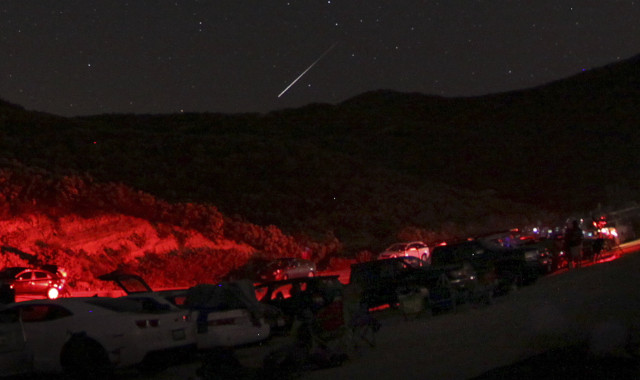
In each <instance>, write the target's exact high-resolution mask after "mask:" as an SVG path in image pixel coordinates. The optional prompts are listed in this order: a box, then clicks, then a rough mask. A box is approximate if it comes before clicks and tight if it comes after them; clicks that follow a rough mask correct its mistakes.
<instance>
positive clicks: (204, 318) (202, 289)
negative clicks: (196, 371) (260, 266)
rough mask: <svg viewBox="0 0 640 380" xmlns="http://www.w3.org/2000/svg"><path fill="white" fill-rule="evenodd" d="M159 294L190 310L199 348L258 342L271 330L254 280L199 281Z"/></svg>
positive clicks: (268, 334)
mask: <svg viewBox="0 0 640 380" xmlns="http://www.w3.org/2000/svg"><path fill="white" fill-rule="evenodd" d="M159 294H160V295H162V296H163V297H165V298H166V299H168V300H170V301H171V302H173V303H174V304H176V305H177V306H178V307H182V308H184V309H187V310H190V312H191V313H192V314H191V315H192V319H193V320H194V321H196V324H197V334H196V341H197V347H198V349H204V350H206V349H211V348H214V347H237V346H243V345H248V344H253V343H258V342H261V341H264V340H265V339H267V338H268V337H269V336H270V334H271V326H270V324H269V323H267V322H266V321H265V314H266V313H267V310H265V307H264V305H262V304H260V303H259V302H258V300H257V299H256V297H255V292H254V291H253V284H252V283H251V282H246V284H245V283H244V282H241V281H239V282H230V283H221V284H216V285H213V284H200V285H196V286H194V287H191V288H189V289H186V290H181V291H167V292H159Z"/></svg>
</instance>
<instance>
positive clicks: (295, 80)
mask: <svg viewBox="0 0 640 380" xmlns="http://www.w3.org/2000/svg"><path fill="white" fill-rule="evenodd" d="M337 44H338V43H337V42H334V43H333V45H331V46H329V49H327V50H325V52H324V53H322V55H320V57H318V59H316V60H315V61H313V63H312V64H310V65H309V67H307V68H306V70H304V71H303V72H302V73H301V74H300V75H298V77H297V78H296V79H294V80H293V82H291V84H289V85H288V86H287V88H285V89H284V90H282V92H281V93H280V95H278V98H279V97H281V96H282V95H284V93H285V92H287V90H289V89H290V88H291V86H293V85H294V84H296V82H297V81H298V80H299V79H300V78H302V76H303V75H304V74H306V73H307V71H309V70H311V68H312V67H313V66H315V65H316V63H318V62H320V60H321V59H322V58H324V56H325V55H327V54H329V52H330V51H331V50H333V48H334V47H336V45H337Z"/></svg>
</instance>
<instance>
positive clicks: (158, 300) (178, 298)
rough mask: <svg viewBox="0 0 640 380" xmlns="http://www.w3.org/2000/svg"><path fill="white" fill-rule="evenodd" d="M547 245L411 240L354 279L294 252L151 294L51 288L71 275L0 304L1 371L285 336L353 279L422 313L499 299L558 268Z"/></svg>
mask: <svg viewBox="0 0 640 380" xmlns="http://www.w3.org/2000/svg"><path fill="white" fill-rule="evenodd" d="M552 243H554V244H555V242H552ZM550 247H553V245H552V244H549V241H540V240H534V239H525V238H518V239H517V241H514V240H513V237H512V236H511V235H509V234H503V233H500V234H492V235H487V236H483V237H478V238H474V239H468V240H464V241H460V242H449V243H447V244H440V245H437V246H435V247H433V248H432V249H430V248H429V247H428V246H426V244H424V243H421V242H410V243H403V244H401V245H396V246H395V247H393V249H388V250H386V252H387V253H386V256H385V255H381V256H380V257H379V259H378V260H373V261H369V262H364V263H357V264H353V265H352V266H351V272H350V278H349V283H348V284H347V285H345V284H343V283H341V282H340V281H339V277H338V276H322V275H318V273H317V270H316V267H315V264H314V263H312V262H310V261H308V260H302V259H296V258H285V259H278V260H275V261H273V262H270V263H261V264H260V266H259V267H258V268H257V270H253V269H256V268H252V271H251V273H252V275H249V274H248V273H247V272H244V273H241V272H236V273H235V278H229V279H228V281H225V282H222V283H219V284H201V285H197V286H194V287H192V288H189V289H178V290H170V291H153V290H152V289H151V288H150V287H149V286H148V285H147V284H146V283H145V282H144V280H143V279H141V278H140V277H139V276H136V275H133V274H127V273H119V272H114V273H109V274H106V275H104V276H101V277H100V279H102V280H105V281H113V282H115V283H117V284H118V285H119V286H120V287H121V288H122V289H123V290H124V291H125V292H126V295H125V296H124V297H118V298H110V297H59V294H58V295H55V294H54V293H55V292H53V293H52V292H51V291H50V290H51V289H52V288H56V289H58V291H64V289H65V287H64V282H63V281H56V280H54V279H53V278H48V281H49V282H47V285H44V282H43V284H42V285H41V286H38V287H37V288H38V289H40V290H38V291H35V290H33V294H38V295H40V296H41V297H42V298H43V299H35V300H29V301H23V302H15V303H10V304H7V305H5V306H2V305H1V304H0V371H1V372H2V373H3V374H6V375H11V374H20V373H31V372H67V373H69V374H72V375H76V376H77V377H86V376H88V374H89V373H91V374H92V376H93V374H95V373H104V374H106V373H109V372H111V371H113V370H115V369H118V368H126V367H131V366H137V367H140V368H143V369H145V368H146V369H150V368H154V369H163V368H165V367H166V366H167V365H170V364H171V363H172V362H174V361H175V359H176V358H180V357H183V356H184V355H190V354H192V353H194V352H198V351H201V350H208V349H211V348H215V347H220V346H223V347H230V346H231V347H235V346H241V345H245V344H254V343H258V342H262V341H264V340H266V339H268V338H269V337H270V336H273V335H276V334H288V333H290V332H291V330H292V326H293V325H294V323H295V322H296V320H300V319H301V318H305V316H304V313H305V312H306V311H308V310H311V309H314V308H315V309H317V308H318V305H329V304H335V303H334V301H336V300H338V301H339V300H341V299H342V298H343V297H344V296H345V289H347V288H346V286H349V287H350V289H351V290H350V291H351V292H353V291H354V289H357V292H359V295H358V297H359V299H360V301H361V302H362V303H363V305H366V306H367V307H368V308H376V307H379V306H383V305H390V306H392V307H397V306H400V307H403V304H408V301H409V300H413V301H415V300H417V301H418V302H417V303H415V302H414V310H428V311H429V312H440V311H446V310H450V309H454V308H456V307H457V305H460V304H462V303H466V302H491V300H492V298H493V297H494V296H496V295H500V294H504V293H506V292H508V291H509V290H511V289H513V288H515V287H518V286H523V285H527V284H531V283H533V282H535V281H536V279H537V278H538V277H539V276H540V275H542V274H544V273H548V272H549V271H553V270H555V269H558V268H560V267H561V266H562V260H560V259H558V257H562V254H561V253H562V251H561V250H555V249H553V248H550ZM389 252H394V253H393V254H389ZM558 252H559V253H558ZM49 269H50V270H53V269H55V268H49ZM42 270H44V268H19V269H18V268H14V269H11V268H8V269H7V270H4V271H2V272H0V273H6V274H7V276H6V277H5V278H6V281H5V283H10V284H11V286H12V287H13V288H14V289H15V290H18V289H23V290H24V288H19V287H18V286H17V285H16V284H17V282H18V281H21V279H22V277H24V278H25V279H26V276H27V275H26V274H25V273H29V279H30V280H34V281H33V282H34V283H35V279H36V278H37V277H36V275H35V274H36V273H39V271H42ZM57 273H59V272H58V271H57V270H56V271H55V272H49V276H50V275H51V274H55V275H56V276H58V274H57ZM21 274H22V275H23V276H22V277H21ZM60 276H62V275H61V274H60ZM41 277H42V276H41ZM60 284H62V285H60ZM35 288H36V286H35V285H34V289H35ZM28 291H31V290H28ZM52 294H54V295H55V296H52ZM47 298H48V299H47ZM415 305H418V306H417V309H416V308H415ZM405 306H406V305H405Z"/></svg>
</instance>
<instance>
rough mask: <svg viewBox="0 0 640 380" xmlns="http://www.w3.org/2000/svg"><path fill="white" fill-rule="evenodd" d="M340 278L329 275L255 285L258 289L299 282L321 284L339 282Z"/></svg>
mask: <svg viewBox="0 0 640 380" xmlns="http://www.w3.org/2000/svg"><path fill="white" fill-rule="evenodd" d="M339 277H340V276H339V275H329V276H314V277H295V278H289V279H286V280H275V281H265V282H260V283H258V284H256V285H255V287H256V288H258V287H265V286H271V285H276V286H279V285H284V284H295V283H299V282H320V281H324V280H334V279H335V280H338V278H339Z"/></svg>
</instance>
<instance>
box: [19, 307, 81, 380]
mask: <svg viewBox="0 0 640 380" xmlns="http://www.w3.org/2000/svg"><path fill="white" fill-rule="evenodd" d="M14 308H15V309H16V310H17V311H18V312H19V313H20V319H21V320H22V324H23V326H24V332H25V337H26V347H27V350H28V351H29V352H30V353H32V354H33V367H34V369H35V370H37V371H43V372H51V371H58V370H59V368H60V351H61V349H62V346H63V345H64V343H65V342H66V341H67V340H68V339H69V331H70V330H71V328H72V325H73V321H71V318H70V317H71V315H72V313H71V312H70V311H69V310H67V309H66V308H64V307H62V306H60V305H56V304H51V303H42V304H40V303H38V304H23V305H21V304H20V303H17V304H16V306H15V307H14Z"/></svg>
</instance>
